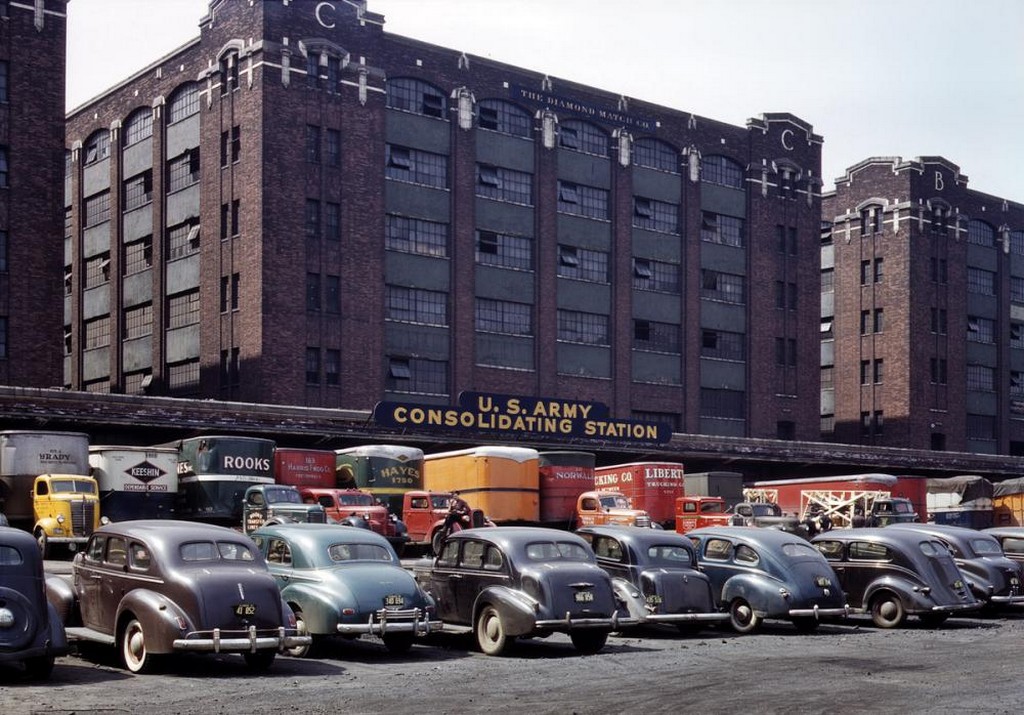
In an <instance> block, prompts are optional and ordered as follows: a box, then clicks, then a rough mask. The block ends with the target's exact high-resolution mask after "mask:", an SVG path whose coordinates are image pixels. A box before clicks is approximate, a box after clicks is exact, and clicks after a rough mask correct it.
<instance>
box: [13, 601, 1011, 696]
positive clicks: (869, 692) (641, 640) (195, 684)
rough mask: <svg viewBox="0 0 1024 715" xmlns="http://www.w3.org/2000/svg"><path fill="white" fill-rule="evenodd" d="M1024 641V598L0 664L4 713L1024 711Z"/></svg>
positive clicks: (93, 655)
mask: <svg viewBox="0 0 1024 715" xmlns="http://www.w3.org/2000/svg"><path fill="white" fill-rule="evenodd" d="M1022 643H1024V612H1022V613H1020V614H1019V615H1018V614H1012V615H1010V616H1006V617H1002V618H957V619H951V620H950V621H948V622H947V623H946V624H945V625H944V626H943V627H942V628H940V629H938V630H930V629H926V628H924V627H923V626H921V625H919V624H918V623H917V622H916V621H915V620H914V619H911V621H910V622H909V623H908V625H907V627H905V628H902V629H899V630H894V631H884V630H878V629H876V628H873V627H872V626H871V625H870V621H869V620H868V619H866V618H863V617H859V618H854V619H852V620H851V621H849V622H847V623H845V624H842V625H823V626H822V627H821V628H820V629H819V631H818V632H817V633H815V634H811V635H801V634H798V633H797V632H796V630H795V629H794V628H793V627H792V626H790V625H789V624H786V623H783V622H778V623H769V624H768V625H767V627H766V628H765V630H764V631H763V632H762V633H759V634H756V635H746V636H737V635H734V634H733V633H731V632H730V631H728V630H721V631H718V630H709V631H706V632H704V633H703V634H701V635H699V636H680V635H678V634H677V633H676V632H675V631H672V630H645V631H642V632H640V633H629V634H626V635H615V636H613V637H612V638H610V639H609V641H608V645H607V646H606V647H605V649H604V650H603V651H602V652H601V653H599V654H597V655H593V656H579V655H577V654H576V652H575V651H574V650H573V648H572V645H571V644H570V642H569V640H568V638H566V637H565V636H562V635H554V636H552V637H550V638H548V639H534V640H528V641H522V642H518V643H516V645H515V647H514V648H513V649H512V651H511V653H510V654H509V655H507V656H503V657H488V656H484V655H482V654H480V653H479V652H477V651H475V650H473V648H472V642H471V641H470V640H469V639H468V638H467V637H465V636H453V635H446V634H438V635H436V636H431V640H430V641H429V642H428V643H426V644H422V645H417V646H415V647H414V648H413V649H412V651H411V652H410V653H408V654H407V655H404V656H399V657H395V656H391V655H388V654H387V652H386V651H385V650H384V648H383V646H382V645H381V644H380V643H379V642H373V641H371V640H362V641H338V642H335V643H331V644H329V645H328V646H326V647H324V648H322V649H321V651H320V652H319V653H316V654H315V657H314V658H309V659H304V660H296V659H292V658H286V657H283V656H279V657H278V659H277V661H276V662H275V664H274V666H273V667H272V668H271V670H270V671H269V672H268V673H266V674H263V675H258V676H257V675H252V674H250V673H249V672H248V671H247V670H246V667H245V665H244V663H243V662H242V659H241V658H240V657H239V656H199V655H189V656H182V657H176V658H174V659H172V660H171V661H170V662H169V663H167V664H166V665H165V667H164V669H163V670H162V672H160V673H156V674H152V675H139V676H135V675H131V674H129V673H128V672H126V671H124V670H122V669H121V668H119V667H118V666H117V664H116V661H115V660H114V658H113V654H112V653H107V652H105V651H100V652H99V653H89V654H88V655H89V658H83V657H79V656H74V655H73V656H69V657H66V658H62V659H60V660H58V662H57V666H56V668H55V669H54V672H53V676H52V678H51V680H50V682H49V683H46V684H36V683H31V682H29V681H26V680H25V679H24V678H23V677H22V676H21V674H20V672H18V671H17V670H13V669H10V668H0V713H2V714H3V715H56V714H64V713H72V712H74V713H76V714H78V715H88V714H92V713H96V714H99V713H103V714H104V715H109V714H115V713H132V714H134V713H139V714H140V715H142V714H147V715H148V714H153V715H157V714H162V713H176V714H181V715H200V714H204V715H205V714H210V715H217V714H219V713H247V714H259V713H282V712H289V711H293V712H298V713H332V715H333V714H336V713H375V714H376V713H388V714H389V715H390V714H400V713H417V714H423V713H431V714H435V713H484V712H492V711H500V710H504V711H506V712H515V713H519V712H528V713H531V714H534V713H588V714H589V713H627V712H628V713H660V712H669V711H672V712H680V711H682V712H692V713H716V712H743V713H783V712H785V713H793V712H799V713H801V714H804V713H818V712H820V713H826V712H827V713H837V712H840V713H842V712H855V711H862V712H863V711H867V712H872V713H897V712H898V713H919V712H920V713H924V712H928V713H934V712H949V711H954V710H956V711H961V712H968V713H973V712H985V713H1017V712H1019V711H1020V703H1021V701H1022V699H1024V681H1022V680H1021V678H1020V653H1021V648H1022Z"/></svg>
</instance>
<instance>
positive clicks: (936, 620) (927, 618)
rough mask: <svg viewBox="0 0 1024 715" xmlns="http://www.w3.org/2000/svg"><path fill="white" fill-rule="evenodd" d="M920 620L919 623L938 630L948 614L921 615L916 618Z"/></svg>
mask: <svg viewBox="0 0 1024 715" xmlns="http://www.w3.org/2000/svg"><path fill="white" fill-rule="evenodd" d="M918 618H920V619H921V623H923V624H925V625H926V626H928V627H929V628H938V627H939V626H941V625H942V624H943V623H945V622H946V619H947V618H949V614H948V613H922V614H921V615H919V616H918Z"/></svg>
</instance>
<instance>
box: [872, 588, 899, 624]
mask: <svg viewBox="0 0 1024 715" xmlns="http://www.w3.org/2000/svg"><path fill="white" fill-rule="evenodd" d="M906 618H907V612H906V611H905V610H904V609H903V602H902V601H900V599H899V597H898V596H896V595H895V594H892V593H880V594H878V595H877V596H875V597H874V598H873V599H872V600H871V620H872V622H873V623H874V624H875V625H876V626H878V627H879V628H896V627H897V626H898V625H900V624H901V623H903V621H905V620H906Z"/></svg>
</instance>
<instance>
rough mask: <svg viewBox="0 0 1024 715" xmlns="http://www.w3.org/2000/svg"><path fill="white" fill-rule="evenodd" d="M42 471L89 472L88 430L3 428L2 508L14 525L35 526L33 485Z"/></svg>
mask: <svg viewBox="0 0 1024 715" xmlns="http://www.w3.org/2000/svg"><path fill="white" fill-rule="evenodd" d="M40 474H82V475H88V474H89V435H87V434H85V433H84V432H50V431H42V430H8V431H3V432H0V512H2V513H4V514H5V515H6V516H7V519H8V520H9V521H10V523H11V525H12V526H17V527H21V528H24V529H31V528H32V525H33V523H34V521H35V518H34V513H33V512H34V509H33V485H34V483H35V478H36V477H38V476H39V475H40Z"/></svg>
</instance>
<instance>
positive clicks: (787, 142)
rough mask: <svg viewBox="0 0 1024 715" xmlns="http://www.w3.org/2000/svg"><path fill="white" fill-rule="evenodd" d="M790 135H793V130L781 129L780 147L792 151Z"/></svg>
mask: <svg viewBox="0 0 1024 715" xmlns="http://www.w3.org/2000/svg"><path fill="white" fill-rule="evenodd" d="M792 136H793V130H792V129H783V130H782V147H783V148H784V149H787V150H788V151H793V144H792V140H791V139H790V137H792Z"/></svg>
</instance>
